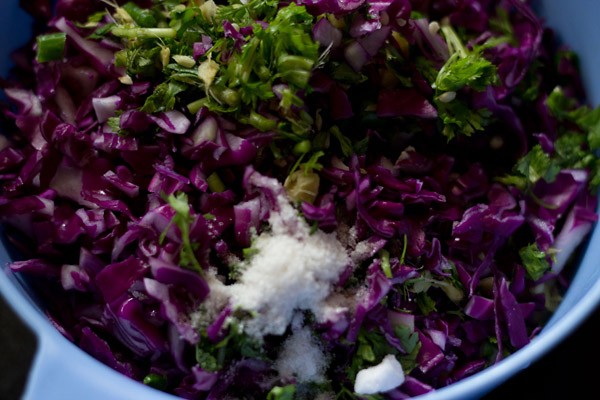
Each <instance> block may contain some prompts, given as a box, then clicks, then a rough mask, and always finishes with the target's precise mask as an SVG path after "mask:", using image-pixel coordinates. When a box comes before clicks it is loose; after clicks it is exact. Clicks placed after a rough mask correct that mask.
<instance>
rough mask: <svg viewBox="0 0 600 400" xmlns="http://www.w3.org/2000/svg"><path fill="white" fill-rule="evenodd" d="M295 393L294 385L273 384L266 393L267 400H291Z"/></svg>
mask: <svg viewBox="0 0 600 400" xmlns="http://www.w3.org/2000/svg"><path fill="white" fill-rule="evenodd" d="M295 394H296V385H287V386H283V387H281V386H275V387H274V388H273V389H271V391H269V393H268V394H267V400H293V399H294V396H295Z"/></svg>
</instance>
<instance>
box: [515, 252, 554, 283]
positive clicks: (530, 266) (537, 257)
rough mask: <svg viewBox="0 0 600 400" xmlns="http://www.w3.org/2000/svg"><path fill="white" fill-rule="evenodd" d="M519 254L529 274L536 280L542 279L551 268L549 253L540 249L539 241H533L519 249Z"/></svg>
mask: <svg viewBox="0 0 600 400" xmlns="http://www.w3.org/2000/svg"><path fill="white" fill-rule="evenodd" d="M519 256H520V257H521V261H522V262H523V266H524V267H525V270H526V271H527V274H528V275H529V277H530V278H531V279H533V280H534V281H536V280H538V279H540V278H541V277H542V276H543V275H544V272H546V271H548V270H549V269H550V263H549V262H548V254H546V253H545V252H543V251H542V250H540V248H539V247H538V245H537V243H532V244H530V245H528V246H525V247H523V248H521V250H519Z"/></svg>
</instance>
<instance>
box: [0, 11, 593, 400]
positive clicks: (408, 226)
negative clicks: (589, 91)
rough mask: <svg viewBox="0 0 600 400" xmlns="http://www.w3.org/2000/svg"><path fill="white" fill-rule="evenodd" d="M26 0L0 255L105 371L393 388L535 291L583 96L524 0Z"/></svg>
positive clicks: (571, 183) (470, 342)
mask: <svg viewBox="0 0 600 400" xmlns="http://www.w3.org/2000/svg"><path fill="white" fill-rule="evenodd" d="M37 3H40V4H41V5H44V4H45V3H44V2H43V1H40V2H36V4H37ZM35 10H36V15H35V16H36V18H37V20H38V22H39V23H38V24H37V25H36V26H38V27H40V26H42V27H43V28H42V31H41V32H39V35H38V36H37V38H36V40H35V41H34V42H33V43H32V44H31V46H28V47H27V48H26V49H24V50H22V51H21V52H20V53H18V55H19V57H16V58H15V59H16V60H17V64H18V65H17V66H18V68H17V69H15V71H14V74H15V77H16V78H17V79H15V80H11V81H10V83H5V86H6V87H5V90H4V92H5V94H6V97H7V98H8V100H9V104H7V105H5V107H4V108H3V110H4V116H5V121H4V124H3V125H4V126H5V128H6V129H5V131H6V134H5V136H3V137H2V141H1V146H0V148H1V150H0V155H1V156H0V185H1V186H0V187H1V192H0V215H1V217H2V219H3V221H4V225H5V234H6V237H7V238H8V240H10V241H11V243H13V244H14V247H15V249H16V252H17V253H18V254H17V253H16V254H17V256H16V257H18V258H17V261H15V262H13V263H12V265H11V268H12V269H13V270H14V271H16V272H20V273H23V274H24V275H25V276H27V277H28V279H29V280H30V283H31V285H32V287H34V288H35V291H36V294H37V295H39V297H40V298H41V299H42V300H43V304H44V305H45V306H46V307H47V308H46V310H47V314H48V317H49V318H50V319H51V320H52V323H53V324H54V325H55V326H56V327H57V329H59V330H60V331H61V333H62V334H63V335H64V336H65V337H67V338H68V339H69V340H71V341H73V342H74V343H76V344H77V345H78V346H80V347H81V348H82V349H83V350H85V351H86V352H88V353H90V354H91V355H93V356H94V357H96V358H97V359H98V360H100V361H102V362H103V363H105V364H107V365H109V366H110V367H112V368H114V369H115V370H117V371H119V372H121V373H123V374H125V375H127V376H129V377H131V378H133V379H136V380H138V381H141V382H144V383H145V384H147V385H150V386H153V387H155V388H157V389H160V390H164V391H166V392H169V393H173V394H176V395H178V396H180V397H182V398H187V399H228V398H236V399H264V398H266V399H271V400H276V399H277V400H283V399H403V398H409V397H413V396H417V395H419V394H423V393H427V392H429V391H432V390H435V389H437V388H440V387H443V386H447V385H449V384H451V383H453V382H456V381H459V380H461V379H463V378H465V377H467V376H470V375H472V374H474V373H477V372H478V371H481V370H482V369H484V368H486V367H488V366H490V365H492V364H494V363H496V362H498V361H499V360H501V359H503V358H505V357H506V356H507V355H508V354H510V353H511V352H513V351H515V350H518V349H520V348H522V347H523V346H526V345H527V344H528V343H529V341H530V340H531V339H532V338H533V337H534V336H535V335H536V334H537V333H538V332H539V330H540V328H541V327H542V326H543V325H544V322H545V321H546V320H547V318H548V317H549V316H550V315H551V313H552V311H553V310H554V308H555V307H556V305H557V304H558V303H559V302H560V296H561V294H562V293H564V291H565V290H566V288H567V287H568V280H569V276H570V274H571V273H572V271H571V270H570V269H569V268H566V266H568V265H569V263H570V262H571V261H572V259H573V257H576V256H577V249H578V248H579V246H580V245H581V243H583V242H584V240H585V238H586V237H587V234H588V232H589V231H590V230H591V228H592V226H593V224H594V223H595V221H596V220H597V215H596V212H595V210H596V206H597V199H596V196H595V194H596V193H597V189H598V185H599V184H600V174H599V173H598V171H600V161H599V159H598V157H597V151H598V148H600V110H599V109H591V108H590V107H588V106H586V105H585V96H584V95H585V93H584V91H583V88H582V86H581V82H580V80H579V76H578V71H577V62H576V61H577V59H576V56H575V55H574V54H573V53H572V52H570V51H569V50H568V49H565V48H562V47H558V46H557V44H556V43H555V40H554V37H553V35H552V32H551V31H550V30H548V29H547V28H545V27H544V26H543V25H542V22H541V21H540V20H539V19H538V18H537V17H536V16H535V15H534V14H533V12H532V10H531V9H530V8H529V6H528V5H527V4H526V3H525V2H523V1H520V0H497V1H489V0H481V1H478V0H470V1H449V0H448V1H446V0H435V1H409V0H384V1H370V0H350V1H338V0H330V1H329V0H298V1H296V2H280V1H275V0H247V1H238V0H230V1H229V2H228V3H215V2H213V1H212V0H206V1H205V0H189V1H183V0H154V1H139V2H126V3H124V2H119V3H118V4H117V3H111V2H110V1H105V2H101V1H83V0H59V1H57V2H56V6H55V9H54V10H53V12H52V13H50V10H51V9H50V8H49V7H37V8H35Z"/></svg>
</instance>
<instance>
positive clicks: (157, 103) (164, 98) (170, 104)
mask: <svg viewBox="0 0 600 400" xmlns="http://www.w3.org/2000/svg"><path fill="white" fill-rule="evenodd" d="M187 87H188V86H187V85H186V84H184V83H181V82H177V81H169V82H163V83H161V84H160V85H158V86H157V87H156V89H154V93H152V94H151V95H150V96H148V98H147V99H146V101H145V103H144V105H143V106H142V108H141V109H140V111H144V112H147V113H156V112H162V111H170V110H173V109H174V108H175V104H176V102H177V97H176V96H177V95H178V94H179V93H181V92H183V91H184V90H186V89H187Z"/></svg>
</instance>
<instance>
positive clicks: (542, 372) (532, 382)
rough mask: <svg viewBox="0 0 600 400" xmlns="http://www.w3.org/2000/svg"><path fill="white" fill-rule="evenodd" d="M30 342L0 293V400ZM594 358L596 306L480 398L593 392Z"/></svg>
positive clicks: (22, 367)
mask: <svg viewBox="0 0 600 400" xmlns="http://www.w3.org/2000/svg"><path fill="white" fill-rule="evenodd" d="M35 345H36V343H35V337H34V335H33V334H32V333H31V332H30V331H29V330H28V328H26V327H25V326H24V325H23V324H22V323H21V321H20V320H19V319H18V318H17V317H16V316H15V314H14V313H13V311H12V309H10V308H9V307H8V306H7V305H6V303H5V302H4V300H3V299H2V297H1V296H0V400H18V399H19V398H20V396H21V393H22V390H23V385H24V383H25V381H26V379H27V371H28V369H29V366H30V363H31V360H32V359H33V356H34V354H35ZM599 362H600V306H599V307H598V308H597V309H596V310H595V311H594V313H592V315H590V317H589V318H588V319H587V320H586V321H585V322H584V323H583V324H582V325H581V326H580V327H579V328H578V329H577V330H576V331H575V332H573V333H572V334H571V335H570V336H568V338H567V339H566V340H565V341H564V342H563V343H561V344H559V345H558V346H557V347H555V348H554V349H553V350H552V351H551V352H549V353H548V354H546V355H545V356H544V357H542V358H541V359H539V360H538V361H537V362H535V363H534V364H532V365H531V366H530V367H529V368H527V369H526V370H524V371H522V372H521V373H519V374H517V375H516V376H514V377H513V378H512V379H510V380H509V381H507V382H506V383H505V384H503V385H501V386H500V387H498V388H497V389H495V390H493V391H492V392H491V393H489V394H488V395H487V396H485V397H484V398H483V399H482V400H506V399H517V400H518V399H527V400H538V399H539V400H554V399H574V398H577V397H578V395H582V396H581V398H590V394H591V395H592V397H593V393H595V392H596V393H597V386H598V380H599V379H600V367H598V363H599ZM584 394H585V396H583V395H584ZM40 400H61V399H40ZM107 400H110V399H107Z"/></svg>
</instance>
